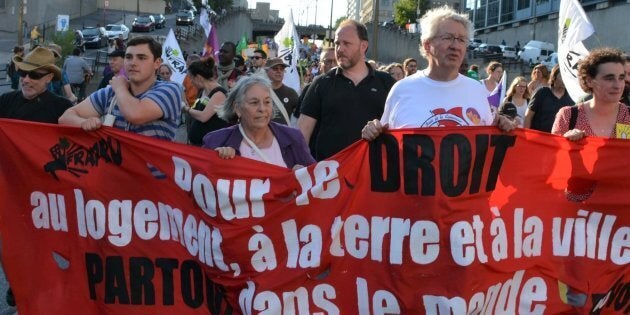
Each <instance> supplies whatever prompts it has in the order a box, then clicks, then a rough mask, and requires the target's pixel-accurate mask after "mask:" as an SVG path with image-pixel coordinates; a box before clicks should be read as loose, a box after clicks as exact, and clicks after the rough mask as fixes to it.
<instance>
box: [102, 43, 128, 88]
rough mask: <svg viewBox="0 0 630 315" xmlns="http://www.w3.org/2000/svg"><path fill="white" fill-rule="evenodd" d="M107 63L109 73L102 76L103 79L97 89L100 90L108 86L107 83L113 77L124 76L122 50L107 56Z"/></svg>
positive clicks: (123, 55) (123, 53) (123, 54)
mask: <svg viewBox="0 0 630 315" xmlns="http://www.w3.org/2000/svg"><path fill="white" fill-rule="evenodd" d="M107 63H108V65H109V71H108V73H107V74H105V75H103V79H102V80H101V82H100V83H99V85H98V88H97V89H102V88H104V87H106V86H108V85H109V81H111V80H112V78H113V77H115V76H119V75H124V72H125V70H124V66H125V52H124V51H122V50H114V51H112V52H111V53H109V54H107Z"/></svg>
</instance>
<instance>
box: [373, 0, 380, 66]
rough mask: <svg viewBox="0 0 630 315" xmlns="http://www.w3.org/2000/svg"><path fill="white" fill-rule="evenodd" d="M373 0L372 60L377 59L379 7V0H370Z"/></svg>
mask: <svg viewBox="0 0 630 315" xmlns="http://www.w3.org/2000/svg"><path fill="white" fill-rule="evenodd" d="M372 1H373V4H374V5H373V11H372V45H371V46H372V60H374V61H376V60H378V16H379V8H378V3H379V1H380V0H372Z"/></svg>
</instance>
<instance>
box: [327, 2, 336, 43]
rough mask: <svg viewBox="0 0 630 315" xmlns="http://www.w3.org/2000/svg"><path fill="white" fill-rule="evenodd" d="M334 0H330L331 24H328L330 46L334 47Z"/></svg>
mask: <svg viewBox="0 0 630 315" xmlns="http://www.w3.org/2000/svg"><path fill="white" fill-rule="evenodd" d="M334 1H335V0H330V24H328V40H330V43H329V45H330V46H329V47H332V43H333V41H334V40H333V39H332V37H333V34H332V27H333V25H332V16H333V7H334V5H333V3H334Z"/></svg>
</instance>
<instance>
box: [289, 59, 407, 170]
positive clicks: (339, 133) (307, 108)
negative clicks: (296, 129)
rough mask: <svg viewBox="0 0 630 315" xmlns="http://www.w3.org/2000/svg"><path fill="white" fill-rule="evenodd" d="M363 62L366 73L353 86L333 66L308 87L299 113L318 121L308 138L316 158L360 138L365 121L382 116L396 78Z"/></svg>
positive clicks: (344, 146) (336, 150)
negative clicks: (317, 125)
mask: <svg viewBox="0 0 630 315" xmlns="http://www.w3.org/2000/svg"><path fill="white" fill-rule="evenodd" d="M366 65H367V67H368V71H369V73H368V75H367V76H366V77H365V78H364V79H363V80H361V82H359V84H358V85H356V86H355V85H354V83H353V82H352V80H350V79H348V78H347V77H345V76H344V75H343V70H342V69H341V68H334V69H332V70H330V71H328V73H326V74H325V75H322V76H320V77H317V78H316V79H315V81H313V83H312V84H311V86H310V87H309V88H308V91H307V92H306V95H305V96H304V102H303V103H302V104H301V105H302V106H301V114H303V115H306V116H309V117H311V118H314V119H317V122H318V124H319V132H318V133H317V135H315V136H314V137H313V138H311V141H315V159H316V160H318V161H320V160H323V159H326V158H328V157H331V156H333V155H334V154H335V153H337V152H339V151H341V150H343V149H344V148H346V147H347V146H349V145H350V144H352V143H354V142H355V141H357V140H359V139H360V138H361V129H363V127H364V126H365V124H366V122H367V121H369V120H373V119H378V118H381V116H382V115H383V109H384V107H385V99H386V98H387V94H388V93H389V90H390V89H391V88H392V86H393V85H394V83H395V81H394V79H393V78H392V76H390V75H389V74H388V73H386V72H382V71H374V70H372V68H371V67H370V66H369V65H368V64H367V63H366Z"/></svg>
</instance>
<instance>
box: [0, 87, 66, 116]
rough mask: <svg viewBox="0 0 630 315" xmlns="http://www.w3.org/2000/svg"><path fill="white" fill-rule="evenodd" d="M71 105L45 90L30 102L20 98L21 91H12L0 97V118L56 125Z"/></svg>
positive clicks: (22, 97) (64, 99)
mask: <svg viewBox="0 0 630 315" xmlns="http://www.w3.org/2000/svg"><path fill="white" fill-rule="evenodd" d="M71 106H72V103H71V102H70V101H69V100H68V99H66V98H63V97H60V96H57V95H54V94H53V93H51V92H50V91H48V90H46V91H45V92H44V93H42V94H40V95H39V96H37V97H36V98H34V99H32V100H27V99H25V98H24V96H22V91H19V90H18V91H13V92H9V93H5V94H3V95H2V96H0V118H12V119H20V120H28V121H36V122H43V123H50V124H56V123H57V122H58V120H59V117H60V116H61V115H62V114H63V113H64V112H65V111H66V109H68V108H70V107H71Z"/></svg>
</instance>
